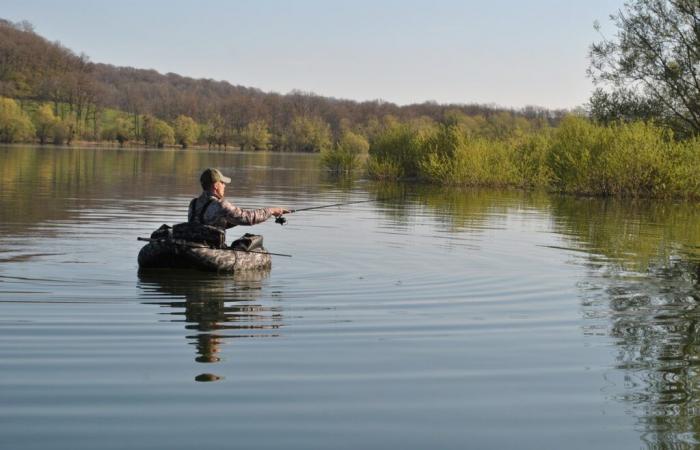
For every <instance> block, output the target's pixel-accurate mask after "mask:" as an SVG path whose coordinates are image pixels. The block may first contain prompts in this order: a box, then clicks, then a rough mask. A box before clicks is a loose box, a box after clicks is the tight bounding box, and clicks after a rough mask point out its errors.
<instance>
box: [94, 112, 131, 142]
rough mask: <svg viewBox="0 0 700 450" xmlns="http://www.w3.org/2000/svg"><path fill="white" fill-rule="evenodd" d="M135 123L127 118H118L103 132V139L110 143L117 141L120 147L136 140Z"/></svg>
mask: <svg viewBox="0 0 700 450" xmlns="http://www.w3.org/2000/svg"><path fill="white" fill-rule="evenodd" d="M132 125H133V123H132V121H131V120H130V119H128V118H125V117H117V118H116V119H114V123H113V124H112V125H110V126H108V127H105V129H104V130H103V131H102V138H103V139H106V140H108V141H117V142H119V146H120V147H121V146H124V144H125V143H126V142H128V141H130V140H132V139H134V131H133V127H132Z"/></svg>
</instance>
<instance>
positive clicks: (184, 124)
mask: <svg viewBox="0 0 700 450" xmlns="http://www.w3.org/2000/svg"><path fill="white" fill-rule="evenodd" d="M173 128H174V133H175V142H176V143H178V144H179V145H180V146H182V148H187V147H189V146H190V145H192V144H194V143H195V142H197V138H198V137H199V127H198V126H197V123H196V122H195V121H194V119H192V118H191V117H188V116H184V115H179V116H177V118H176V119H175V122H174V124H173Z"/></svg>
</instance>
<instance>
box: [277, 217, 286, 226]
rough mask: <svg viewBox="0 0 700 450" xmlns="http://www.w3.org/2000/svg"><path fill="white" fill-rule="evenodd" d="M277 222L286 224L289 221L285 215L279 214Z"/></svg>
mask: <svg viewBox="0 0 700 450" xmlns="http://www.w3.org/2000/svg"><path fill="white" fill-rule="evenodd" d="M275 223H278V224H280V225H284V224H285V223H287V219H286V218H285V217H284V216H277V217H276V218H275Z"/></svg>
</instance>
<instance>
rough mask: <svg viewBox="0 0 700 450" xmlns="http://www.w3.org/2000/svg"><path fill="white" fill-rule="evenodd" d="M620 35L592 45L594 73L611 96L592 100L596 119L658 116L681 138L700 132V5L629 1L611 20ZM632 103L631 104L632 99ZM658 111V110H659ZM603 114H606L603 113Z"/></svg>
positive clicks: (680, 1) (688, 0)
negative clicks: (612, 116)
mask: <svg viewBox="0 0 700 450" xmlns="http://www.w3.org/2000/svg"><path fill="white" fill-rule="evenodd" d="M611 19H612V20H613V22H614V24H615V26H616V27H617V33H616V34H615V38H614V39H606V38H603V40H602V41H601V42H598V43H595V44H594V45H593V46H592V47H591V53H590V56H591V66H590V69H589V73H590V74H591V75H592V76H593V78H594V81H596V82H597V83H598V84H601V85H603V86H605V87H606V88H607V89H609V90H610V91H612V93H610V94H608V95H607V96H605V95H601V94H600V93H598V94H596V95H595V96H594V98H593V99H592V103H593V107H594V112H595V113H596V115H597V116H602V117H605V118H607V117H608V113H610V112H613V113H618V114H620V118H625V117H628V116H633V117H635V115H636V114H638V111H637V109H638V108H640V107H641V108H642V110H643V114H642V115H641V116H640V115H637V116H636V117H637V118H642V117H644V115H645V114H646V110H647V109H648V107H649V106H651V111H652V112H653V113H654V115H658V118H659V119H660V120H663V121H664V123H666V124H667V125H669V126H671V127H672V128H674V129H675V130H676V131H677V132H678V133H679V134H680V135H695V134H698V133H699V132H700V84H699V83H698V80H699V79H700V52H698V48H700V33H699V32H698V23H700V3H698V2H697V1H694V0H630V1H629V2H627V3H625V6H624V7H623V8H622V9H620V10H619V11H618V12H617V13H615V14H613V15H612V16H611ZM628 100H631V101H628ZM657 110H658V111H657ZM601 113H602V114H601Z"/></svg>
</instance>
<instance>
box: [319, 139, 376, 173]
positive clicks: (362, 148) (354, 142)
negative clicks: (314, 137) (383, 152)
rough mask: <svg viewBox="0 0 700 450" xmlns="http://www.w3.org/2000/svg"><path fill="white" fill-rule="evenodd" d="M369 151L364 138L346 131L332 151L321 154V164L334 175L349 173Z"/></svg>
mask: <svg viewBox="0 0 700 450" xmlns="http://www.w3.org/2000/svg"><path fill="white" fill-rule="evenodd" d="M368 151H369V143H368V142H367V139H365V137H364V136H362V135H360V134H357V133H353V132H352V131H345V132H343V135H342V136H341V138H340V140H339V141H338V143H337V144H336V145H335V146H334V147H333V148H332V149H330V150H324V151H322V152H321V164H323V165H324V166H325V167H326V168H327V169H329V170H330V171H331V172H334V173H348V172H351V171H353V170H354V169H356V168H357V166H358V165H359V161H360V158H361V157H362V156H364V155H366V154H367V152H368Z"/></svg>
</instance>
